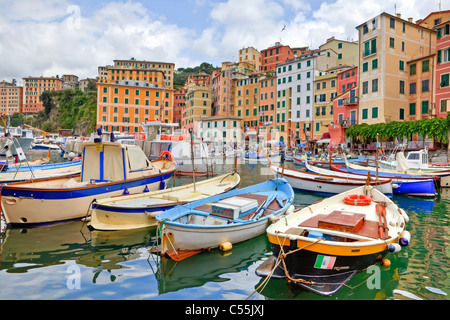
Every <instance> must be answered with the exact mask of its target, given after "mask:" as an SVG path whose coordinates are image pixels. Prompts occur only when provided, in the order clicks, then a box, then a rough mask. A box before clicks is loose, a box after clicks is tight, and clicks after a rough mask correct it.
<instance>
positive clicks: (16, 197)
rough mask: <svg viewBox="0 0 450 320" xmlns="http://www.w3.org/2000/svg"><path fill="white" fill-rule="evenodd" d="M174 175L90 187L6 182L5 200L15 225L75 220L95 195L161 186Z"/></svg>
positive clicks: (8, 216)
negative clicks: (45, 186) (27, 184)
mask: <svg viewBox="0 0 450 320" xmlns="http://www.w3.org/2000/svg"><path fill="white" fill-rule="evenodd" d="M172 175H173V171H172V172H168V173H165V174H161V175H155V176H150V177H146V178H142V179H133V180H127V181H124V180H121V181H117V182H110V183H98V184H96V183H93V184H89V186H86V187H78V188H61V189H39V188H21V187H20V185H19V186H14V185H4V186H3V188H2V191H1V204H2V209H3V212H4V216H5V220H6V223H7V224H8V225H11V226H29V225H36V224H45V223H52V222H57V221H65V220H74V219H80V218H83V217H85V216H86V215H87V214H88V210H89V209H90V204H91V202H92V201H93V200H94V199H104V198H109V197H113V196H118V195H122V194H123V193H124V191H125V189H126V190H127V191H128V192H129V193H136V192H143V190H144V189H145V187H146V186H147V188H148V189H149V190H158V189H159V188H160V187H161V181H164V183H166V181H167V180H168V179H169V178H170V177H171V176H172Z"/></svg>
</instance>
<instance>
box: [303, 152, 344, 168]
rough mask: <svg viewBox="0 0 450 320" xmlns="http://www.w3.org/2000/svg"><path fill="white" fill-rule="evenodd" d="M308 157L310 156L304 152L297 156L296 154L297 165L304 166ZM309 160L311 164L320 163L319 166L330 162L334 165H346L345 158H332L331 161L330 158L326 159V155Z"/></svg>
mask: <svg viewBox="0 0 450 320" xmlns="http://www.w3.org/2000/svg"><path fill="white" fill-rule="evenodd" d="M307 157H308V156H307V155H304V154H303V155H296V156H294V163H295V164H297V165H300V166H304V165H305V161H306V158H307ZM308 162H309V163H310V164H313V165H319V166H329V165H330V163H331V164H333V165H341V166H342V165H345V160H343V159H341V158H332V159H331V161H330V159H326V158H324V157H322V158H311V159H308Z"/></svg>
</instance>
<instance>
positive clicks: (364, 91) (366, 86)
mask: <svg viewBox="0 0 450 320" xmlns="http://www.w3.org/2000/svg"><path fill="white" fill-rule="evenodd" d="M368 92H369V82H368V81H364V82H363V89H362V93H363V94H366V93H368Z"/></svg>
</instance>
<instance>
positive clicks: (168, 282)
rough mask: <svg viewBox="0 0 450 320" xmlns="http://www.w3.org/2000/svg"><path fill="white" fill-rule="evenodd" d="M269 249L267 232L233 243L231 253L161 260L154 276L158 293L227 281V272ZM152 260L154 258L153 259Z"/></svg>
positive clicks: (244, 266)
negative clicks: (180, 259) (179, 259)
mask: <svg viewBox="0 0 450 320" xmlns="http://www.w3.org/2000/svg"><path fill="white" fill-rule="evenodd" d="M268 252H270V245H269V243H268V242H267V241H266V236H265V235H260V236H258V237H256V238H254V239H252V240H249V241H246V242H242V243H239V244H236V245H235V246H233V250H232V251H230V252H221V251H219V250H212V251H211V252H204V253H200V254H197V255H195V256H192V257H190V258H189V259H186V260H183V261H174V260H172V259H159V261H158V264H157V270H155V277H156V279H157V281H158V291H159V294H164V293H168V292H174V291H178V290H181V289H186V288H194V287H201V286H203V285H204V284H205V283H208V282H224V281H228V279H227V278H225V277H224V274H226V273H237V272H240V271H241V270H243V269H246V268H248V267H249V266H250V265H252V264H253V263H254V262H257V261H259V260H261V259H262V258H264V256H266V254H267V253H268ZM150 260H151V259H150Z"/></svg>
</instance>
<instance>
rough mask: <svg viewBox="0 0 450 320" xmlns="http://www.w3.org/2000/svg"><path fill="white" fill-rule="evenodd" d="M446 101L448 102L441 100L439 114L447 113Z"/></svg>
mask: <svg viewBox="0 0 450 320" xmlns="http://www.w3.org/2000/svg"><path fill="white" fill-rule="evenodd" d="M447 101H448V100H446V99H442V100H441V103H440V105H441V112H442V113H443V112H447Z"/></svg>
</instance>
